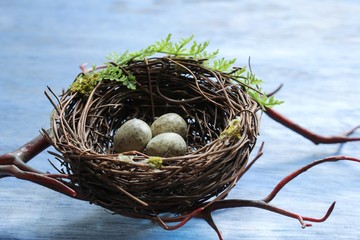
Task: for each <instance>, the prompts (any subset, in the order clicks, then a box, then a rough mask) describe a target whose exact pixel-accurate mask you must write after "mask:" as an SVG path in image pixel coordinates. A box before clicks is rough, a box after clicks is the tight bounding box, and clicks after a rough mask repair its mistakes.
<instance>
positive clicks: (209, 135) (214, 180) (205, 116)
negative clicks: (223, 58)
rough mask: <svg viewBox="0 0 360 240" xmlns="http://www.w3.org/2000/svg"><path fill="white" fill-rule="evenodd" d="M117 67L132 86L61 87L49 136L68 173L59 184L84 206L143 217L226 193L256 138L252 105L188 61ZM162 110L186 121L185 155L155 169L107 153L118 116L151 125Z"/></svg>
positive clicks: (138, 156) (228, 83) (217, 75)
mask: <svg viewBox="0 0 360 240" xmlns="http://www.w3.org/2000/svg"><path fill="white" fill-rule="evenodd" d="M124 72H130V73H131V74H132V75H134V76H135V77H136V90H130V89H128V88H126V86H124V85H122V84H121V83H119V82H116V81H110V80H108V81H107V80H103V81H101V82H99V83H98V84H97V86H96V87H95V88H94V90H93V91H92V92H91V94H90V96H82V95H80V94H79V93H72V92H71V91H69V90H68V91H67V92H65V93H64V94H63V95H62V96H61V97H60V98H57V101H58V102H57V103H56V104H54V106H55V109H56V114H55V117H54V118H53V119H52V122H51V126H52V129H53V136H52V137H49V141H50V142H51V144H52V145H53V146H54V147H55V149H56V150H58V151H59V152H60V153H61V154H57V155H56V157H57V158H58V159H59V160H60V161H61V162H62V164H63V166H64V169H63V170H61V171H64V172H66V173H69V174H70V175H71V176H72V177H71V181H69V182H67V184H68V185H69V186H71V187H73V188H74V189H76V190H77V191H79V192H81V194H82V195H84V196H85V197H86V199H88V200H89V201H90V202H91V203H95V204H97V205H100V206H102V207H104V208H106V209H109V210H111V211H113V212H115V213H118V214H123V215H127V216H134V217H143V218H149V217H152V216H154V215H157V214H162V213H174V214H181V213H182V212H185V211H189V210H190V209H194V208H196V206H199V205H200V204H203V203H204V202H207V201H212V200H213V199H214V198H216V196H219V195H220V194H226V193H227V192H228V191H229V190H230V189H231V188H232V187H233V186H234V183H235V182H236V181H237V180H238V177H239V176H240V175H241V173H242V172H243V170H244V166H245V165H246V163H247V160H248V158H249V154H250V152H251V150H252V149H253V147H254V145H255V143H256V137H257V135H258V118H257V115H256V113H257V111H259V106H258V104H257V103H256V102H255V101H254V100H253V99H252V98H250V97H249V95H248V94H247V93H246V91H245V87H243V86H240V85H239V84H235V83H234V82H233V81H232V80H231V77H230V76H229V75H228V74H225V73H221V72H218V71H213V70H211V69H209V68H206V67H204V66H203V64H202V62H201V61H200V60H193V59H181V58H178V59H177V58H169V57H163V58H152V59H147V60H146V61H133V62H131V63H129V64H128V66H127V67H125V68H124ZM169 112H173V113H178V114H179V115H181V116H182V117H183V118H184V119H185V120H186V122H187V123H188V135H187V139H186V142H187V145H188V152H187V154H186V155H184V156H177V157H164V158H163V159H162V165H161V166H160V167H158V168H155V167H154V166H152V165H151V164H150V163H149V161H148V160H149V157H150V156H147V155H146V154H144V153H140V152H126V153H122V154H121V155H120V157H119V154H118V153H114V152H113V140H112V139H113V135H114V132H115V131H116V129H118V128H119V127H120V126H121V125H122V124H123V123H124V122H125V121H127V120H129V119H132V118H138V119H142V120H144V121H145V122H147V123H148V124H151V123H152V122H153V121H154V119H155V118H156V117H159V116H161V115H162V114H165V113H169ZM234 119H236V121H234Z"/></svg>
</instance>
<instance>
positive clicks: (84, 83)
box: [70, 73, 99, 96]
mask: <svg viewBox="0 0 360 240" xmlns="http://www.w3.org/2000/svg"><path fill="white" fill-rule="evenodd" d="M98 82H99V76H98V74H96V73H95V74H83V75H79V76H78V77H77V78H76V79H75V81H74V82H73V83H72V84H71V86H70V91H72V92H78V93H80V94H82V95H85V96H89V95H90V93H91V92H92V90H93V89H94V88H95V86H96V84H97V83H98Z"/></svg>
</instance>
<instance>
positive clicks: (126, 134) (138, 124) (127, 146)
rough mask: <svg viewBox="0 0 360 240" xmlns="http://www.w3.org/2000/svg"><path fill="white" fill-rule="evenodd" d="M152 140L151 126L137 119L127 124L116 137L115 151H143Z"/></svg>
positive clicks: (118, 131) (119, 130)
mask: <svg viewBox="0 0 360 240" xmlns="http://www.w3.org/2000/svg"><path fill="white" fill-rule="evenodd" d="M151 138H152V133H151V129H150V127H149V125H148V124H147V123H146V122H144V121H142V120H140V119H137V118H134V119H131V120H129V121H127V122H125V123H124V124H123V125H122V126H121V127H120V128H119V129H118V130H117V131H116V133H115V135H114V151H115V152H118V153H121V152H126V151H143V150H144V148H145V147H146V144H147V143H148V142H149V141H150V139H151Z"/></svg>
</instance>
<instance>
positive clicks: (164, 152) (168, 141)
mask: <svg viewBox="0 0 360 240" xmlns="http://www.w3.org/2000/svg"><path fill="white" fill-rule="evenodd" d="M186 151H187V145H186V142H185V140H184V139H183V137H181V136H180V135H179V134H177V133H173V132H166V133H160V134H159V135H157V136H155V137H153V138H152V139H151V140H150V142H149V143H148V144H147V145H146V148H145V153H146V154H147V155H150V156H159V157H173V156H182V155H185V154H186Z"/></svg>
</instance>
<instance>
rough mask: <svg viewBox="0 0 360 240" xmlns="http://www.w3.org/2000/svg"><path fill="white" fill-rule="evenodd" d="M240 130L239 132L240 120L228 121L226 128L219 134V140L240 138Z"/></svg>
mask: <svg viewBox="0 0 360 240" xmlns="http://www.w3.org/2000/svg"><path fill="white" fill-rule="evenodd" d="M240 130H241V126H240V119H238V118H235V119H233V120H231V121H230V123H229V125H228V126H227V128H226V129H225V130H224V131H223V132H222V133H221V134H220V138H224V137H236V138H240V137H241V134H240Z"/></svg>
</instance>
